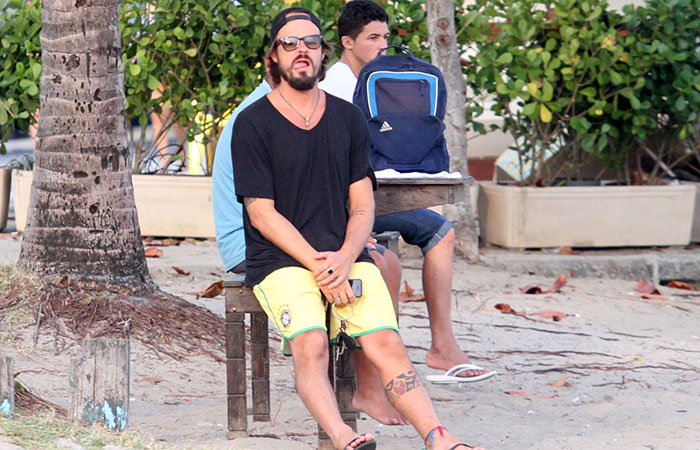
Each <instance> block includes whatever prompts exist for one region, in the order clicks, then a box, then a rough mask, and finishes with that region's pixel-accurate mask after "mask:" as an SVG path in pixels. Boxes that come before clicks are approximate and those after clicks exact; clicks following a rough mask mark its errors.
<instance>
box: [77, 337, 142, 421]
mask: <svg viewBox="0 0 700 450" xmlns="http://www.w3.org/2000/svg"><path fill="white" fill-rule="evenodd" d="M80 350H81V351H80V356H79V357H78V358H75V359H74V360H73V364H72V370H71V377H70V386H71V391H72V394H73V399H72V402H71V417H72V418H73V420H74V421H78V422H82V423H87V424H93V423H104V424H105V426H107V428H108V429H110V430H112V431H124V430H125V429H126V426H127V425H128V423H129V340H127V339H103V338H101V339H84V340H83V341H82V342H81V343H80Z"/></svg>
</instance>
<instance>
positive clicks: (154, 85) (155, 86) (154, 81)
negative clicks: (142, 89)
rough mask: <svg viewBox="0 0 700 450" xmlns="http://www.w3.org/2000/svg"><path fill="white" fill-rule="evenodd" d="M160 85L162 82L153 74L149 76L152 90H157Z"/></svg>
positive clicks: (149, 86) (149, 85) (149, 84)
mask: <svg viewBox="0 0 700 450" xmlns="http://www.w3.org/2000/svg"><path fill="white" fill-rule="evenodd" d="M159 87H160V82H159V81H158V79H157V78H156V77H154V76H153V75H149V76H148V88H149V89H150V90H152V91H155V90H157V89H158V88H159Z"/></svg>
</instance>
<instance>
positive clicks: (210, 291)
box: [197, 280, 224, 298]
mask: <svg viewBox="0 0 700 450" xmlns="http://www.w3.org/2000/svg"><path fill="white" fill-rule="evenodd" d="M222 292H224V280H219V281H216V282H214V283H212V284H210V285H209V287H207V288H206V289H205V290H204V291H202V292H201V293H199V294H197V298H199V297H204V298H214V297H216V296H217V295H219V294H221V293H222Z"/></svg>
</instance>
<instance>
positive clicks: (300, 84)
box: [280, 56, 321, 91]
mask: <svg viewBox="0 0 700 450" xmlns="http://www.w3.org/2000/svg"><path fill="white" fill-rule="evenodd" d="M300 59H304V60H306V61H308V62H309V65H310V66H311V68H312V69H313V73H312V74H311V75H306V74H301V75H299V76H294V75H293V69H292V67H294V63H295V62H297V61H299V60H300ZM320 72H321V69H320V67H319V68H315V67H314V63H313V61H311V58H307V57H305V56H300V57H297V58H296V59H295V60H294V61H292V64H291V65H290V66H289V68H288V69H287V70H280V76H281V77H282V78H283V79H284V80H285V81H286V82H287V83H289V86H291V87H292V88H293V89H295V90H297V91H308V90H311V89H313V87H314V86H316V82H317V81H318V79H319V78H320Z"/></svg>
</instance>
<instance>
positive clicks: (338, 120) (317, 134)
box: [231, 95, 373, 286]
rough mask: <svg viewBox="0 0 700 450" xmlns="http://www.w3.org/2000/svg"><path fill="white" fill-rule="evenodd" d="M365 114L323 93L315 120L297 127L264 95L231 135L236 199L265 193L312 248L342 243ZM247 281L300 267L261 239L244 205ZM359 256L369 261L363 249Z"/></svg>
mask: <svg viewBox="0 0 700 450" xmlns="http://www.w3.org/2000/svg"><path fill="white" fill-rule="evenodd" d="M369 147H370V141H369V131H368V129H367V121H366V120H365V118H364V116H363V115H362V113H361V112H360V110H359V109H358V108H357V107H355V106H354V105H352V104H350V103H348V102H346V101H344V100H341V99H339V98H337V97H333V96H332V95H326V110H325V112H324V114H323V117H322V118H321V120H320V122H319V123H318V124H317V125H316V126H315V127H314V128H312V129H310V130H303V129H301V128H299V127H297V126H295V125H294V124H292V123H291V122H289V121H288V120H287V119H286V118H285V117H284V116H282V114H280V112H279V111H277V109H275V107H274V106H272V103H270V101H269V100H268V99H267V97H263V98H261V99H260V100H258V101H257V102H255V103H253V104H252V105H250V106H249V107H248V108H246V109H245V110H244V111H242V112H241V113H240V115H239V116H238V117H237V118H236V122H235V124H234V128H233V139H232V141H231V152H232V156H233V167H234V170H233V172H234V180H235V184H236V195H237V196H238V201H240V202H242V201H243V198H245V197H249V198H267V199H272V200H274V201H275V209H277V211H278V212H279V213H280V214H282V215H283V216H284V217H285V218H286V219H287V220H289V221H290V222H291V223H292V225H294V227H295V228H296V229H297V230H299V232H300V233H301V235H302V236H303V237H304V239H306V241H307V242H309V244H310V245H311V246H312V247H313V248H314V249H316V250H318V251H336V250H339V249H340V247H341V246H342V245H343V241H344V239H345V231H346V226H347V221H348V210H347V201H348V191H349V186H350V185H351V184H352V183H354V182H356V181H359V180H361V179H363V178H364V177H366V176H370V177H371V178H373V173H372V170H371V168H370V166H369ZM243 227H244V231H245V240H246V284H248V285H249V286H253V285H255V284H258V283H259V282H260V281H262V280H263V279H264V278H265V277H266V276H267V275H268V274H270V273H271V272H273V271H275V270H277V269H280V268H282V267H288V266H297V267H304V266H303V265H302V264H301V263H300V262H298V261H296V260H295V259H293V258H292V257H291V256H289V255H288V254H286V253H285V252H284V251H282V250H280V249H279V248H277V247H276V246H275V245H274V244H273V243H271V242H270V241H268V240H267V239H265V237H263V236H262V234H260V232H259V231H258V230H257V229H256V228H254V227H253V226H252V225H251V223H250V217H249V216H248V213H247V211H246V210H245V208H243ZM358 261H368V262H371V261H372V259H371V258H370V256H369V254H368V253H367V250H363V252H362V253H361V254H360V256H359V258H358Z"/></svg>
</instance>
